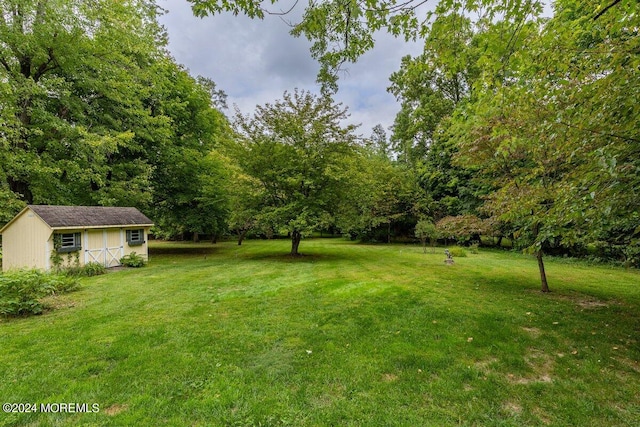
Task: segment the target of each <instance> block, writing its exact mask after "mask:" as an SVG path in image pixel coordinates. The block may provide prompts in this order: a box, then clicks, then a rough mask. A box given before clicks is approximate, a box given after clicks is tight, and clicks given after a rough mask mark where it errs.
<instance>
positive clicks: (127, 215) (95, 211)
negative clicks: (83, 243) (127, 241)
mask: <svg viewBox="0 0 640 427" xmlns="http://www.w3.org/2000/svg"><path fill="white" fill-rule="evenodd" d="M29 208H30V209H31V210H32V211H34V212H35V213H36V214H37V215H38V216H39V217H40V218H42V219H43V220H44V222H46V223H47V224H48V225H49V226H50V227H51V228H57V227H61V228H62V227H99V226H122V225H153V222H152V221H151V220H150V219H149V218H147V217H146V216H145V215H144V214H143V213H142V212H140V211H139V210H138V209H136V208H118V207H104V206H48V205H29Z"/></svg>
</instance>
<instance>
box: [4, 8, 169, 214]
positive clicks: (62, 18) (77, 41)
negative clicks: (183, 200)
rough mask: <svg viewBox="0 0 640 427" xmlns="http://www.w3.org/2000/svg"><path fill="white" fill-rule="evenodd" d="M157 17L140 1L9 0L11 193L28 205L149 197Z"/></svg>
mask: <svg viewBox="0 0 640 427" xmlns="http://www.w3.org/2000/svg"><path fill="white" fill-rule="evenodd" d="M155 16H156V9H155V7H152V6H150V5H148V4H146V3H144V2H136V1H134V2H126V3H123V2H117V3H113V2H106V1H97V2H93V3H91V4H89V3H87V2H83V1H77V0H52V1H44V0H24V1H13V0H2V1H1V2H0V39H1V40H2V41H3V42H2V44H1V45H0V88H1V89H0V105H1V108H0V110H1V111H2V115H1V117H0V120H2V128H3V129H6V131H3V132H2V134H1V135H0V138H1V139H2V144H0V150H2V154H1V157H2V160H3V162H2V166H0V168H1V169H2V172H1V173H0V175H1V176H2V177H3V178H4V182H3V184H2V188H4V190H3V194H7V195H8V196H9V198H10V199H11V198H14V199H16V200H18V201H20V202H22V203H82V204H93V203H98V204H104V205H110V204H132V205H142V204H144V203H145V202H148V201H149V196H148V194H149V192H148V189H149V178H150V172H151V168H150V166H149V164H148V162H146V161H145V159H144V155H143V152H142V151H141V150H140V143H141V141H140V139H139V137H138V135H142V133H143V132H142V130H144V131H145V133H147V134H150V133H154V132H155V131H154V129H162V128H163V119H162V118H161V117H160V118H155V117H153V116H152V115H151V114H150V112H149V109H148V105H146V104H145V100H146V99H147V94H148V92H149V89H148V88H149V87H150V86H153V85H152V84H151V81H152V78H153V76H152V74H150V73H148V71H149V70H148V67H147V65H148V64H149V63H150V62H152V61H153V60H154V58H155V57H157V56H158V55H161V46H162V44H163V43H164V39H163V35H162V31H161V29H160V27H159V26H158V25H157V24H156V22H155ZM159 132H161V131H159ZM9 192H10V193H9ZM11 193H12V194H11Z"/></svg>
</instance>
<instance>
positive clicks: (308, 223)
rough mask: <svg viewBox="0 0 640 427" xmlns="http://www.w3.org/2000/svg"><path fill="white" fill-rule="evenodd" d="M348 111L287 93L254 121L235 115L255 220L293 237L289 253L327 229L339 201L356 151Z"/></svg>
mask: <svg viewBox="0 0 640 427" xmlns="http://www.w3.org/2000/svg"><path fill="white" fill-rule="evenodd" d="M346 117H347V114H346V110H345V109H342V107H341V106H340V105H336V104H335V103H334V102H333V101H332V100H331V98H329V97H327V96H322V97H318V96H315V95H313V94H312V93H310V92H305V91H298V90H296V91H295V92H293V93H289V92H285V94H284V96H283V99H282V100H279V101H276V102H275V103H274V104H265V105H264V106H258V107H257V109H256V112H255V114H254V115H253V117H248V116H242V115H240V114H239V113H238V114H237V116H236V121H235V128H236V131H237V132H238V134H239V145H238V147H237V155H236V157H237V158H236V160H237V162H238V164H239V166H240V168H241V170H242V172H243V173H244V174H246V175H248V176H250V177H252V178H254V179H255V180H257V181H259V182H260V185H261V187H262V188H261V196H262V200H261V201H260V206H259V212H260V213H259V217H258V222H259V223H262V224H266V225H274V226H277V227H278V229H279V230H280V231H282V232H286V233H288V234H289V235H290V236H291V255H298V254H299V253H298V247H299V245H300V240H301V239H302V237H303V236H304V235H307V234H309V233H311V232H312V231H313V230H320V229H326V228H327V227H328V226H329V225H330V224H332V223H333V222H334V215H335V214H336V213H337V212H338V207H339V206H340V204H341V203H342V202H343V194H344V193H345V191H346V189H347V188H348V185H349V184H348V179H349V174H348V170H347V169H346V167H345V166H346V162H345V159H348V158H349V157H350V156H351V155H352V154H353V152H354V149H355V143H356V140H357V138H356V136H355V134H354V130H355V127H354V126H352V125H349V126H343V125H342V124H341V123H340V122H341V120H343V119H345V118H346Z"/></svg>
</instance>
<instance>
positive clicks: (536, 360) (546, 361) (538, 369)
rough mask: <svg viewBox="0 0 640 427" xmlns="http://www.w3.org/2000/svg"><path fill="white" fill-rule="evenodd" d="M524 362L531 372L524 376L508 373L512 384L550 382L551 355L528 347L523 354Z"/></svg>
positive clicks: (551, 379)
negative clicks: (526, 353)
mask: <svg viewBox="0 0 640 427" xmlns="http://www.w3.org/2000/svg"><path fill="white" fill-rule="evenodd" d="M525 362H527V365H529V367H530V368H531V369H532V370H533V373H532V374H530V375H527V376H524V377H519V376H516V375H514V374H508V375H507V377H508V378H509V381H510V382H511V383H513V384H531V383H550V382H552V381H553V378H552V377H551V374H552V372H553V366H554V361H553V359H552V358H551V356H549V355H547V354H545V353H544V352H542V351H541V350H538V349H535V348H534V349H530V350H529V354H528V355H526V356H525Z"/></svg>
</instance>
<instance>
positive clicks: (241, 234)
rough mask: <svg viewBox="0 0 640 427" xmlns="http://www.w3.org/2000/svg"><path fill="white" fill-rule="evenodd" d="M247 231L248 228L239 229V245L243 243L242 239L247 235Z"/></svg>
mask: <svg viewBox="0 0 640 427" xmlns="http://www.w3.org/2000/svg"><path fill="white" fill-rule="evenodd" d="M247 231H248V230H242V231H238V246H241V245H242V241H243V240H244V237H245V236H246V235H247Z"/></svg>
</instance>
